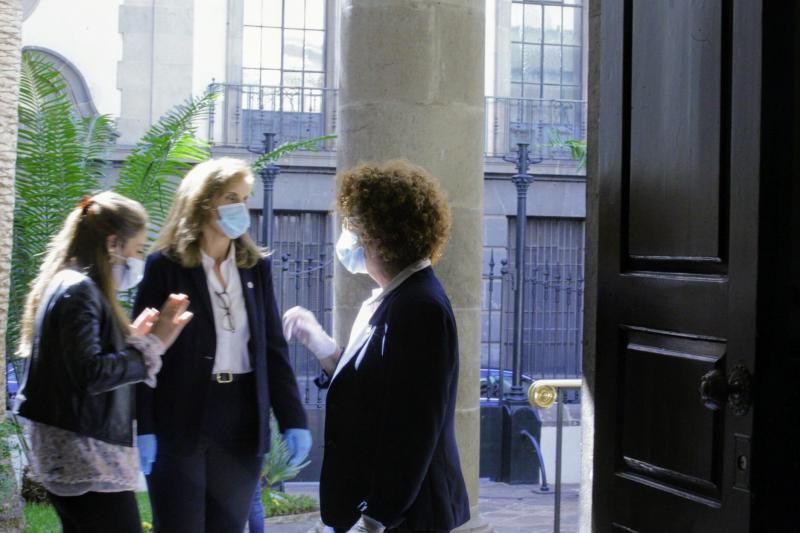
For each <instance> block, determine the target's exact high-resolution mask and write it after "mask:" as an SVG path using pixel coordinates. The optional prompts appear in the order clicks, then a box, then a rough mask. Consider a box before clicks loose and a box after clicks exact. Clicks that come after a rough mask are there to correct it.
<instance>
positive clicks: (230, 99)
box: [206, 83, 586, 161]
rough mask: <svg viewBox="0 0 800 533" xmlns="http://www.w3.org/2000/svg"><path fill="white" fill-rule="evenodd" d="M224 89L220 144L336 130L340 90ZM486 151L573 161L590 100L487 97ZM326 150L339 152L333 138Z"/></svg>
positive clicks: (211, 129) (217, 129) (214, 127)
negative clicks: (572, 145)
mask: <svg viewBox="0 0 800 533" xmlns="http://www.w3.org/2000/svg"><path fill="white" fill-rule="evenodd" d="M212 86H213V87H214V88H215V89H216V90H217V91H219V92H220V95H221V97H220V99H218V100H217V101H216V102H215V104H214V106H213V107H212V109H211V111H210V113H209V117H208V123H207V125H206V131H207V136H208V139H209V141H211V143H212V144H213V145H215V146H227V147H253V148H256V147H259V146H260V145H261V141H262V139H263V134H264V133H266V132H270V133H275V134H276V139H277V141H278V142H279V143H286V142H292V141H301V140H306V139H310V138H313V137H321V136H323V135H329V134H335V133H336V128H337V123H338V109H337V92H338V91H337V90H336V89H318V88H312V87H270V86H259V85H234V84H227V83H216V84H212ZM485 111H486V115H485V117H486V122H485V131H484V136H485V154H486V155H487V156H501V155H504V154H507V153H509V152H511V151H513V150H514V149H515V148H516V145H517V143H519V142H527V143H529V144H530V145H531V151H532V152H533V154H534V155H538V156H541V157H542V159H543V160H545V161H570V160H571V155H570V150H569V148H568V147H567V146H566V145H565V144H564V143H563V141H566V140H583V139H585V138H586V102H585V101H582V100H537V99H524V98H501V97H492V96H488V97H486V99H485ZM320 149H321V150H326V151H333V150H335V149H336V142H335V140H334V141H327V142H326V143H324V145H323V146H320Z"/></svg>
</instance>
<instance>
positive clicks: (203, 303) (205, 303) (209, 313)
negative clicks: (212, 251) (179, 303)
mask: <svg viewBox="0 0 800 533" xmlns="http://www.w3.org/2000/svg"><path fill="white" fill-rule="evenodd" d="M190 272H191V275H192V282H193V283H194V286H195V289H196V292H195V294H196V295H197V297H198V298H199V301H198V302H195V305H197V306H198V307H199V309H202V310H203V311H204V313H203V314H204V315H205V316H206V318H207V319H208V320H209V321H210V322H211V324H214V311H213V309H211V297H210V296H209V294H208V280H206V271H205V270H203V267H202V266H198V267H195V268H192V269H191V270H190ZM195 314H197V313H195Z"/></svg>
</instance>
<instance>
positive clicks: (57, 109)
mask: <svg viewBox="0 0 800 533" xmlns="http://www.w3.org/2000/svg"><path fill="white" fill-rule="evenodd" d="M18 115H19V131H18V139H17V164H16V175H15V194H16V200H15V206H14V228H13V231H14V235H13V240H12V246H13V249H12V267H11V291H10V302H9V307H10V309H9V324H8V337H7V338H8V346H9V347H13V346H14V344H15V343H16V341H17V338H18V321H19V316H20V313H21V309H22V305H23V303H24V300H25V297H26V295H27V293H28V286H29V284H30V281H31V280H32V279H33V278H34V276H35V275H36V273H37V271H38V268H39V264H40V262H41V259H42V256H43V254H44V252H45V250H46V247H47V244H48V243H49V241H50V239H51V238H52V236H53V235H54V234H55V233H56V232H57V231H58V230H59V229H60V228H61V225H62V224H63V222H64V219H65V218H66V216H67V213H69V211H70V210H71V209H72V208H73V206H75V204H76V203H77V202H78V201H79V199H80V198H81V197H82V196H83V195H84V194H87V193H89V192H91V191H94V190H95V189H97V187H98V185H99V182H100V177H101V176H100V172H101V170H100V165H99V163H97V162H96V161H95V160H96V159H98V158H99V157H100V154H102V153H104V152H105V151H107V150H108V147H109V146H110V144H111V142H112V140H113V138H112V136H111V131H112V130H111V122H110V119H109V118H108V117H97V118H96V119H95V120H94V121H92V122H91V123H90V122H87V121H86V120H84V119H82V118H81V117H79V116H78V114H77V112H76V110H75V108H74V105H73V104H72V101H71V100H70V98H69V95H68V93H67V91H66V86H65V83H64V80H63V78H62V77H61V74H60V73H59V72H58V71H57V70H56V69H55V68H54V67H53V65H52V64H51V63H50V62H49V60H48V59H47V58H46V57H45V56H43V55H41V54H39V53H37V52H28V51H26V52H23V54H22V62H21V71H20V98H19V106H18ZM9 352H13V349H11V350H9Z"/></svg>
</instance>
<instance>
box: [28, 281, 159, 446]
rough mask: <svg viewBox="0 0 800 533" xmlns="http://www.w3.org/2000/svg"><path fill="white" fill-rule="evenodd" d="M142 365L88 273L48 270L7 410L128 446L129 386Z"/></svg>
mask: <svg viewBox="0 0 800 533" xmlns="http://www.w3.org/2000/svg"><path fill="white" fill-rule="evenodd" d="M146 377H147V367H146V366H145V364H144V357H143V356H142V354H141V352H139V351H138V350H136V349H135V348H133V347H132V346H126V345H125V335H124V334H123V332H122V331H120V328H119V325H118V324H117V322H116V320H115V319H114V315H113V312H112V309H111V305H110V304H109V302H108V300H106V298H105V296H103V294H102V292H100V289H99V288H98V287H97V285H96V284H95V283H94V281H92V279H91V278H89V277H88V276H86V275H85V274H82V273H80V272H77V271H75V270H70V269H65V270H62V271H61V272H59V273H58V274H56V275H55V276H54V278H53V280H52V281H51V282H50V285H49V286H48V288H47V291H46V292H45V294H44V295H43V297H42V301H41V303H40V305H39V312H38V313H37V316H36V323H35V329H34V339H33V348H32V350H31V354H30V357H29V358H28V359H27V360H26V364H25V373H24V376H23V379H22V386H21V388H20V391H19V393H18V394H17V397H16V403H15V411H16V412H17V413H19V414H20V415H21V416H24V417H25V418H28V419H30V420H34V421H36V422H41V423H44V424H48V425H51V426H55V427H58V428H62V429H66V430H69V431H74V432H75V433H78V434H80V435H84V436H87V437H92V438H94V439H98V440H102V441H105V442H109V443H112V444H119V445H124V446H133V427H132V426H133V412H134V397H133V394H134V389H133V387H130V386H129V385H130V384H132V383H136V382H139V381H143V380H144V379H145V378H146Z"/></svg>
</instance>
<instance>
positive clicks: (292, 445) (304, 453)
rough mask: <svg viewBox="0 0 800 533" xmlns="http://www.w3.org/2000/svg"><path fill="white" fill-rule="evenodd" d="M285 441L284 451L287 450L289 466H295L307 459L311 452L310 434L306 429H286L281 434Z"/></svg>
mask: <svg viewBox="0 0 800 533" xmlns="http://www.w3.org/2000/svg"><path fill="white" fill-rule="evenodd" d="M283 440H285V441H286V449H287V450H289V456H290V457H291V459H290V460H289V464H290V465H292V466H297V465H299V464H300V463H302V462H303V460H305V458H306V457H308V452H310V451H311V432H310V431H309V430H307V429H300V428H292V429H287V430H286V431H285V432H284V434H283Z"/></svg>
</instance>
